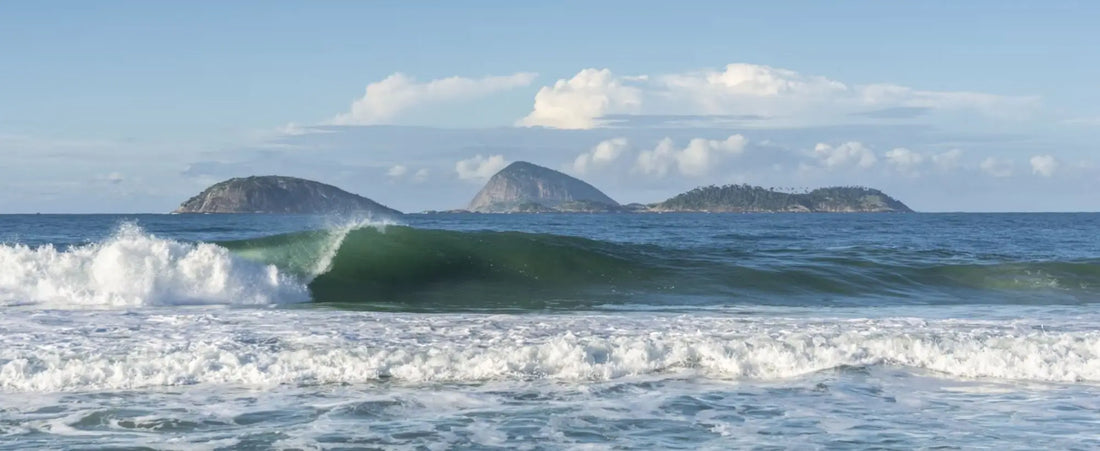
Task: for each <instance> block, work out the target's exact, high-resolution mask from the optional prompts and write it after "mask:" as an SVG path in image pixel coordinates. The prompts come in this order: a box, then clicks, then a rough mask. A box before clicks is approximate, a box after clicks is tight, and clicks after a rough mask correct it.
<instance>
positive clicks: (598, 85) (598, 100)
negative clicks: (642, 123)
mask: <svg viewBox="0 0 1100 451" xmlns="http://www.w3.org/2000/svg"><path fill="white" fill-rule="evenodd" d="M627 82H629V80H623V79H621V78H617V77H615V76H613V75H612V74H611V71H610V70H608V69H584V70H582V71H580V72H579V73H577V75H574V76H573V78H570V79H568V80H565V79H561V80H558V81H557V82H555V83H554V85H553V86H544V87H542V88H541V89H539V92H538V93H537V94H535V106H534V110H533V111H531V114H528V115H527V117H525V118H523V119H521V120H520V121H519V123H518V125H523V126H542V127H552V128H567V129H585V128H593V127H596V126H597V125H599V123H598V119H599V118H601V117H603V116H604V115H607V114H609V113H631V112H634V111H635V110H636V109H637V108H638V107H639V106H640V105H641V102H642V100H641V90H640V89H638V88H635V87H631V86H627V85H626V84H625V83H627Z"/></svg>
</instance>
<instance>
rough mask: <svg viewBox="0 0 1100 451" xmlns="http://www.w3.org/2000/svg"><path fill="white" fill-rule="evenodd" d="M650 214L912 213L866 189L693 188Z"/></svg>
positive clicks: (897, 203) (906, 207)
mask: <svg viewBox="0 0 1100 451" xmlns="http://www.w3.org/2000/svg"><path fill="white" fill-rule="evenodd" d="M648 211H651V212H711V213H779V212H791V213H814V212H824V213H911V212H913V210H911V209H910V208H909V207H908V206H906V205H905V204H903V203H901V201H898V200H897V199H894V198H892V197H890V196H888V195H886V194H885V193H883V192H882V191H879V190H877V189H873V188H865V187H846V186H841V187H829V188H818V189H815V190H813V191H808V192H804V193H788V192H782V191H775V190H770V189H765V188H763V187H759V186H749V185H726V186H706V187H700V188H695V189H693V190H691V191H688V192H686V193H683V194H680V195H677V196H675V197H673V198H671V199H668V200H666V201H664V202H661V203H657V204H652V205H649V209H648Z"/></svg>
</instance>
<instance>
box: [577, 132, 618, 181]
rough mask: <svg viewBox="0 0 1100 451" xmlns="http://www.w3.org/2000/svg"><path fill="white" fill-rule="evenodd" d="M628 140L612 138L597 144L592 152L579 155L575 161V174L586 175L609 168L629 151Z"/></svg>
mask: <svg viewBox="0 0 1100 451" xmlns="http://www.w3.org/2000/svg"><path fill="white" fill-rule="evenodd" d="M627 146H628V143H627V141H626V138H612V139H608V140H605V141H601V142H600V143H599V144H596V146H595V147H593V148H592V150H589V151H588V152H585V153H582V154H580V155H577V158H576V159H574V160H573V172H576V173H577V174H582V175H583V174H586V173H588V172H589V171H592V170H595V169H598V168H601V167H604V166H607V165H609V164H611V163H613V162H614V161H615V160H617V159H618V158H619V156H621V155H622V154H623V153H624V152H625V151H626V149H627Z"/></svg>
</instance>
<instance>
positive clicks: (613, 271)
mask: <svg viewBox="0 0 1100 451" xmlns="http://www.w3.org/2000/svg"><path fill="white" fill-rule="evenodd" d="M341 238H342V239H341ZM222 244H223V245H224V246H226V247H228V248H230V249H232V250H234V251H235V252H237V253H238V254H239V255H241V256H244V257H246V258H250V259H254V260H259V261H263V262H267V263H271V264H274V265H276V266H279V267H280V268H282V269H284V270H289V271H291V272H294V273H297V274H299V275H303V276H306V277H310V276H312V277H313V279H312V281H311V282H310V283H309V288H310V291H311V293H312V296H313V299H314V301H316V302H324V303H336V304H369V305H372V306H374V307H382V308H384V307H386V306H387V305H394V306H395V308H414V309H432V308H456V307H460V308H493V309H496V308H508V307H514V308H522V309H528V308H544V307H555V306H558V307H565V306H571V305H579V304H590V303H599V302H609V301H611V302H613V301H614V300H615V299H621V298H622V297H624V296H627V295H629V294H630V293H631V292H632V291H636V290H639V289H644V288H646V287H647V286H650V287H651V288H652V285H653V284H652V283H650V282H648V280H649V279H650V278H653V277H656V276H658V275H659V274H658V272H657V271H655V270H654V269H653V268H651V267H649V266H648V265H645V264H643V263H641V260H640V258H641V257H642V256H641V255H640V254H638V253H637V252H636V251H634V250H632V249H630V248H629V247H626V246H622V245H615V244H610V243H603V242H599V241H593V240H587V239H583V238H573V237H563V236H555V235H545V234H531V233H520V232H487V231H486V232H456V231H446V230H423V229H413V228H409V227H404V226H390V227H385V228H384V229H378V228H371V227H368V228H361V229H356V230H351V231H349V232H347V233H346V235H343V236H341V235H340V234H339V233H337V232H305V233H299V234H291V235H280V236H274V237H268V238H262V239H258V240H247V241H237V242H230V243H222ZM334 246H336V247H338V248H337V249H331V248H332V247H334ZM326 254H330V255H328V257H327V258H330V261H329V262H328V263H327V264H326V263H324V262H323V259H325V258H326ZM319 261H322V262H320V263H319ZM322 266H323V267H324V269H321V270H318V268H320V267H322Z"/></svg>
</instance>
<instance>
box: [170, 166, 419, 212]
mask: <svg viewBox="0 0 1100 451" xmlns="http://www.w3.org/2000/svg"><path fill="white" fill-rule="evenodd" d="M173 213H283V214H326V215H347V214H366V215H369V216H371V217H396V216H401V212H400V211H397V210H394V209H392V208H389V207H387V206H385V205H382V204H380V203H378V202H375V201H373V200H370V199H367V198H365V197H362V196H359V195H356V194H352V193H349V192H347V191H344V190H342V189H340V188H337V187H335V186H332V185H327V184H324V183H321V182H315V181H312V180H306V179H300V178H296V177H284V176H277V175H268V176H252V177H239V178H232V179H229V180H226V181H223V182H220V183H216V184H214V185H211V186H210V187H209V188H206V189H205V190H203V192H201V193H199V194H198V195H196V196H194V197H192V198H190V199H188V200H186V201H184V202H183V203H182V204H180V206H179V208H177V209H176V210H175V211H173Z"/></svg>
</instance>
